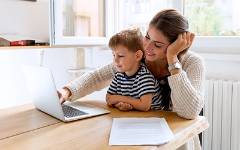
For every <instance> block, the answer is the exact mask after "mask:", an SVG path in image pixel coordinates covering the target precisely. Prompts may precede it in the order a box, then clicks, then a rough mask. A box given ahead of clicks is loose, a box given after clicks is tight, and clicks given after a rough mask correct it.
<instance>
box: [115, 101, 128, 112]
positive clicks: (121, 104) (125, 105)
mask: <svg viewBox="0 0 240 150" xmlns="http://www.w3.org/2000/svg"><path fill="white" fill-rule="evenodd" d="M114 106H115V107H117V108H118V109H119V110H121V111H129V110H132V109H133V106H132V105H131V104H128V103H124V102H119V103H117V104H115V105H114Z"/></svg>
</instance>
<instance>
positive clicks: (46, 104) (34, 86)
mask: <svg viewBox="0 0 240 150" xmlns="http://www.w3.org/2000/svg"><path fill="white" fill-rule="evenodd" d="M23 72H24V75H25V80H26V86H27V90H28V91H29V94H30V96H31V98H32V100H33V104H34V106H35V107H36V108H37V109H39V110H41V111H43V112H45V113H47V114H49V115H51V116H53V117H55V118H57V119H59V120H62V121H64V122H68V121H74V120H78V119H83V118H88V117H93V116H98V115H103V114H107V113H109V111H108V110H105V109H103V108H99V107H96V106H93V105H90V104H87V103H86V102H80V101H75V102H65V103H64V104H62V105H61V103H60V100H59V97H58V93H57V89H56V86H55V83H54V78H53V75H52V73H51V71H50V70H49V69H48V68H45V67H39V66H24V67H23Z"/></svg>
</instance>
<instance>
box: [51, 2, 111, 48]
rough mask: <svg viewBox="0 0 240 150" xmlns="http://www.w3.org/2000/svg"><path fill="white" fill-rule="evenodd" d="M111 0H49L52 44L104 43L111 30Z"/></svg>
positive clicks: (87, 44) (81, 44)
mask: <svg viewBox="0 0 240 150" xmlns="http://www.w3.org/2000/svg"><path fill="white" fill-rule="evenodd" d="M113 6H114V2H113V1H112V0H88V1H86V0H51V44H52V45H79V46H94V45H105V44H106V43H107V37H108V36H109V35H110V34H111V33H112V32H113V29H114V17H113V15H114V14H113V13H111V12H112V11H113V10H112V9H113Z"/></svg>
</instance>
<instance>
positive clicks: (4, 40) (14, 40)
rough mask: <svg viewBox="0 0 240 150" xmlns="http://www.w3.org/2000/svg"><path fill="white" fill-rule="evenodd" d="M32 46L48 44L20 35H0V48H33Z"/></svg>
mask: <svg viewBox="0 0 240 150" xmlns="http://www.w3.org/2000/svg"><path fill="white" fill-rule="evenodd" d="M34 45H48V44H47V43H42V42H37V41H36V40H35V39H33V38H29V37H24V36H20V35H11V34H10V35H7V34H0V47H1V46H34Z"/></svg>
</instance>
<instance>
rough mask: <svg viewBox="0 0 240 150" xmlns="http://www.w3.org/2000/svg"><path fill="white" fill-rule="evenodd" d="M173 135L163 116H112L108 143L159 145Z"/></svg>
mask: <svg viewBox="0 0 240 150" xmlns="http://www.w3.org/2000/svg"><path fill="white" fill-rule="evenodd" d="M173 137H174V135H173V133H172V131H171V129H170V128H169V127H168V124H167V122H166V120H165V119H164V118H113V124H112V129H111V133H110V139H109V145H161V144H165V143H167V142H168V141H169V140H171V139H172V138H173Z"/></svg>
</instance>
